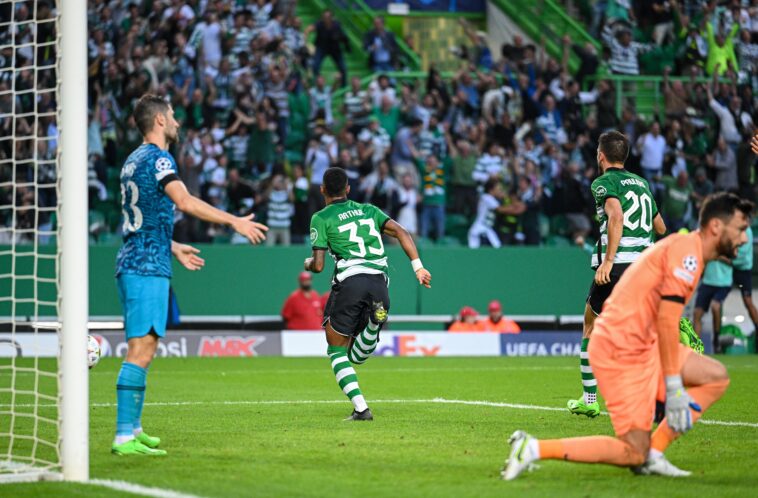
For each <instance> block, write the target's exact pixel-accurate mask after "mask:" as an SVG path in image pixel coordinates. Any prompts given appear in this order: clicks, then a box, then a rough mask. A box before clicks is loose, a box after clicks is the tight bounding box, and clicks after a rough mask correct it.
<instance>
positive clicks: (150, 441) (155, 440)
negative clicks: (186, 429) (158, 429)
mask: <svg viewBox="0 0 758 498" xmlns="http://www.w3.org/2000/svg"><path fill="white" fill-rule="evenodd" d="M135 438H136V439H137V441H139V442H140V443H142V444H144V445H145V446H147V447H148V448H152V449H155V448H157V447H158V446H159V445H160V444H161V438H159V437H152V436H148V435H147V433H146V432H145V431H142V432H140V433H139V434H137V435H136V436H135Z"/></svg>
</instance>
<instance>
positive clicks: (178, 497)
mask: <svg viewBox="0 0 758 498" xmlns="http://www.w3.org/2000/svg"><path fill="white" fill-rule="evenodd" d="M85 484H92V485H95V486H103V487H106V488H110V489H115V490H116V491H123V492H125V493H132V494H135V495H140V496H151V497H153V498H201V497H200V496H198V495H191V494H188V493H182V492H180V491H174V490H172V489H163V488H152V487H148V486H142V485H141V484H135V483H133V482H126V481H111V480H110V479H90V480H89V481H87V482H86V483H85Z"/></svg>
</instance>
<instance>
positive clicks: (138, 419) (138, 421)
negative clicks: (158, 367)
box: [132, 367, 150, 430]
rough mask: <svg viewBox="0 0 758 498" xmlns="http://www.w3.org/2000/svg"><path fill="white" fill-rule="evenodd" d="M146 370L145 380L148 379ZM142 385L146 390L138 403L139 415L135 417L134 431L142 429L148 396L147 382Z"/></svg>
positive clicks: (146, 370)
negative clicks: (143, 407) (144, 406)
mask: <svg viewBox="0 0 758 498" xmlns="http://www.w3.org/2000/svg"><path fill="white" fill-rule="evenodd" d="M148 368H150V367H148ZM144 370H145V378H147V372H148V369H147V368H145V369H144ZM142 385H143V386H144V387H145V390H144V391H142V396H140V398H139V401H138V402H137V413H136V414H135V415H134V422H133V423H132V429H134V430H136V429H141V428H142V406H143V405H144V404H145V394H147V380H145V381H143V383H142Z"/></svg>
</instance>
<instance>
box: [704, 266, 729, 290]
mask: <svg viewBox="0 0 758 498" xmlns="http://www.w3.org/2000/svg"><path fill="white" fill-rule="evenodd" d="M702 282H703V283H704V284H706V285H712V286H714V287H731V285H732V266H731V265H728V264H726V263H722V262H721V261H711V262H709V263H708V264H707V265H705V271H704V272H703V279H702Z"/></svg>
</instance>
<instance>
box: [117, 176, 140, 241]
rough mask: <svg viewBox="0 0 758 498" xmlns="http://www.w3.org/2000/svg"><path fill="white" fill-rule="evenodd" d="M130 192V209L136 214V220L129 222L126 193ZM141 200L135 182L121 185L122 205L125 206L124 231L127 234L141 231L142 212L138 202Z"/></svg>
mask: <svg viewBox="0 0 758 498" xmlns="http://www.w3.org/2000/svg"><path fill="white" fill-rule="evenodd" d="M127 189H128V190H129V193H130V194H131V196H130V197H131V200H130V202H129V208H130V209H131V210H132V213H134V220H132V221H130V220H129V213H128V212H127V211H126V191H127ZM138 200H139V189H138V188H137V184H136V183H134V182H133V181H131V180H130V181H128V182H126V183H122V184H121V204H122V206H123V209H122V210H121V212H122V213H123V215H124V231H125V232H136V231H137V230H139V229H140V227H141V226H142V210H140V208H138V207H137V201H138Z"/></svg>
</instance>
